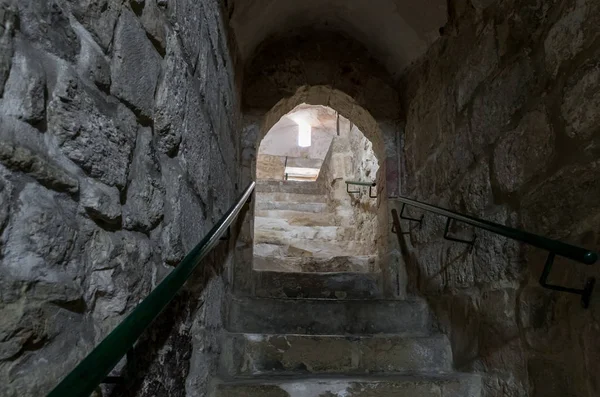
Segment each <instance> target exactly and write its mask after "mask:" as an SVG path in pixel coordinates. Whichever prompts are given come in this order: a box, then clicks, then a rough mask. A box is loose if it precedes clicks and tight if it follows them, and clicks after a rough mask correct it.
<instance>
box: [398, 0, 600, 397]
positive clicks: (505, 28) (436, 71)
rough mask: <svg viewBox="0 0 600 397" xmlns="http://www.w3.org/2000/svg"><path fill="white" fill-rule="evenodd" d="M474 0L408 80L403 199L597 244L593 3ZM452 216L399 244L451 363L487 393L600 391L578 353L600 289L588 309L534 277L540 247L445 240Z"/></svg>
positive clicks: (562, 273)
mask: <svg viewBox="0 0 600 397" xmlns="http://www.w3.org/2000/svg"><path fill="white" fill-rule="evenodd" d="M471 3H472V4H473V5H474V6H475V8H476V10H473V9H471V8H470V7H463V8H460V7H459V6H458V5H457V6H456V13H455V14H454V17H453V18H452V17H451V20H450V21H449V25H448V27H449V28H450V29H451V32H452V34H449V35H445V36H444V37H443V38H442V39H441V40H440V41H439V42H438V43H436V44H434V45H433V47H432V48H431V49H430V51H429V53H428V54H427V55H426V56H425V57H424V58H423V59H422V60H421V61H420V62H418V63H417V64H416V65H415V66H414V67H413V68H412V70H410V71H408V72H407V73H406V74H405V77H404V79H403V87H404V91H403V92H405V93H406V95H405V97H404V98H403V100H404V102H405V104H406V106H407V108H408V109H410V110H411V111H409V112H408V114H407V119H406V131H407V134H406V135H405V142H404V148H403V150H402V156H403V157H405V159H406V160H405V162H406V167H407V170H406V172H404V173H403V176H402V177H403V181H402V185H403V186H404V191H403V194H404V195H408V196H411V197H414V198H416V199H419V200H422V201H425V202H429V203H432V204H434V205H440V206H442V207H447V208H450V209H452V210H455V211H459V212H464V213H467V214H469V215H472V216H477V217H481V218H484V219H488V220H490V221H493V222H497V223H500V224H504V225H508V226H511V227H517V228H522V229H525V230H527V231H530V232H533V233H539V234H541V235H544V236H547V237H550V238H557V239H560V240H563V241H565V242H568V243H571V244H574V245H577V246H582V247H586V248H588V249H591V250H596V251H598V250H599V249H600V245H599V241H600V240H599V239H598V233H597V230H599V228H600V216H599V214H600V208H599V207H598V200H595V199H594V198H593V197H596V196H597V195H598V194H599V193H598V192H599V189H600V173H599V168H598V161H597V159H598V155H599V152H598V147H599V146H598V142H600V141H599V139H600V128H599V127H598V125H599V124H598V120H599V119H598V118H599V117H600V102H599V98H600V86H599V85H598V81H599V78H600V72H599V70H600V69H599V64H598V59H599V58H598V54H599V53H598V46H597V38H598V37H599V36H600V25H599V24H598V18H599V17H600V12H598V10H599V4H600V3H598V2H596V1H587V0H569V1H548V2H537V3H536V2H531V1H527V0H523V1H521V0H511V1H480V0H478V1H472V2H471ZM465 60H467V61H466V62H465ZM467 64H469V65H470V66H471V67H470V68H469V67H468V66H467ZM439 93H443V94H442V95H443V96H442V101H440V100H439ZM431 114H435V119H434V122H431V120H430V119H429V118H428V116H427V115H431ZM408 132H410V133H408ZM424 143H427V144H426V145H425V144H424ZM457 144H458V145H459V147H457ZM449 151H450V152H449ZM450 153H454V159H453V158H452V157H451V156H450ZM465 154H466V155H465ZM455 160H456V161H458V162H457V164H456V166H452V163H453V162H456V161H455ZM409 214H411V215H416V216H420V215H421V214H422V212H420V211H414V212H413V211H411V212H409ZM444 221H445V219H444V218H443V217H438V216H435V215H433V214H427V213H426V214H425V219H424V220H423V223H422V225H421V227H413V228H410V226H411V225H408V224H407V229H406V230H404V231H405V232H409V234H406V235H404V239H405V242H406V244H407V247H408V251H407V253H406V255H408V256H409V257H410V261H411V263H410V266H411V268H409V269H408V271H409V274H412V276H411V277H409V280H410V283H409V288H411V286H410V284H412V288H415V289H416V290H419V291H420V292H421V293H423V294H424V295H425V296H426V297H427V299H428V301H429V302H430V303H431V305H432V311H433V313H434V314H435V315H436V317H437V318H438V319H439V321H440V326H441V327H442V329H443V330H445V332H447V333H448V334H449V336H450V340H451V342H452V348H453V352H454V359H455V364H456V367H457V368H458V369H460V370H463V371H474V372H480V373H481V374H482V375H483V385H484V393H483V395H484V396H486V397H496V396H498V397H500V396H502V397H507V396H508V397H517V396H518V397H521V396H529V397H542V396H544V397H554V396H556V397H558V396H563V395H566V394H572V395H594V394H598V393H599V392H600V389H599V388H598V383H597V382H596V381H595V379H596V378H597V377H596V375H595V374H596V373H597V372H598V371H600V367H599V366H598V360H593V359H591V360H590V359H588V360H587V361H585V362H584V361H582V360H583V358H584V357H591V356H589V354H588V353H587V351H588V349H590V348H591V349H593V347H592V346H594V345H595V341H597V340H598V339H599V338H600V323H599V322H598V319H599V317H598V316H597V314H598V309H597V308H595V305H598V302H599V301H598V300H597V298H598V293H597V292H595V293H594V295H593V298H592V304H591V307H590V309H588V310H584V309H582V308H581V307H580V297H579V296H578V295H574V294H566V293H559V292H552V291H549V290H547V289H543V288H541V287H540V286H539V281H538V280H539V277H540V275H541V272H542V269H543V264H544V262H545V260H546V255H547V253H546V252H544V251H542V250H538V249H535V248H533V247H530V246H527V245H524V244H519V243H518V242H515V241H513V240H509V239H505V238H503V237H499V236H497V235H494V234H493V233H487V232H484V231H481V230H477V229H476V230H472V228H470V227H464V226H461V225H457V226H456V229H457V230H456V233H461V234H463V235H465V237H466V236H472V235H473V233H474V234H475V235H476V238H477V240H476V242H475V245H474V247H473V248H472V249H471V248H469V247H468V246H466V245H463V244H459V243H454V242H448V241H445V240H443V239H442V234H443V230H444V229H443V228H444ZM412 226H414V225H412ZM403 227H404V225H403ZM592 276H593V277H596V278H598V276H600V273H599V270H598V266H592V267H586V266H585V265H582V264H579V263H577V262H574V261H568V260H564V259H562V258H557V260H556V264H555V266H554V268H553V269H552V274H551V276H550V279H551V280H552V282H553V283H555V284H558V285H564V286H570V287H574V288H581V287H582V286H583V282H584V280H586V277H592ZM584 324H585V325H587V327H584ZM584 328H585V329H586V332H585V333H583V331H582V330H583V329H584Z"/></svg>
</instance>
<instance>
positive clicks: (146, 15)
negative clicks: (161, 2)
mask: <svg viewBox="0 0 600 397" xmlns="http://www.w3.org/2000/svg"><path fill="white" fill-rule="evenodd" d="M140 22H141V23H142V26H143V27H144V29H145V30H146V32H147V33H148V37H150V38H151V39H152V42H153V43H154V45H155V46H156V48H157V50H158V51H159V52H160V53H161V54H164V52H165V47H166V45H167V20H166V17H165V15H164V13H163V11H162V10H161V9H160V8H159V7H158V4H157V3H156V0H147V1H144V4H143V11H142V15H141V17H140Z"/></svg>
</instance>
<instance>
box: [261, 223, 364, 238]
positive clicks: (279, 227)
mask: <svg viewBox="0 0 600 397" xmlns="http://www.w3.org/2000/svg"><path fill="white" fill-rule="evenodd" d="M256 221H258V222H257V223H255V226H254V241H255V242H257V243H261V242H273V241H277V242H279V241H281V242H293V241H295V240H320V241H335V242H336V243H337V242H342V241H349V240H353V239H354V237H355V235H356V229H353V228H345V227H339V226H285V225H284V223H282V222H277V220H274V221H275V222H263V221H261V220H260V219H259V220H255V222H256Z"/></svg>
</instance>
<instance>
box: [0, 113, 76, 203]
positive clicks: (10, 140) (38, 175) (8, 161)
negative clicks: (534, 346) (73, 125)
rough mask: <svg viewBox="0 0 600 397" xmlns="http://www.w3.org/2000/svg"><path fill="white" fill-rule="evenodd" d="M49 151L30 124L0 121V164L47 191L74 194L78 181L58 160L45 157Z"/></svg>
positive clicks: (8, 119)
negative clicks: (24, 175) (34, 181)
mask: <svg viewBox="0 0 600 397" xmlns="http://www.w3.org/2000/svg"><path fill="white" fill-rule="evenodd" d="M52 150H53V149H51V148H50V147H48V145H47V144H46V142H45V141H44V138H43V136H42V135H41V134H40V133H39V131H37V130H36V129H34V128H33V127H31V126H30V125H29V124H26V123H24V122H22V121H19V120H16V119H13V118H11V117H4V116H1V117H0V163H2V164H4V165H5V166H6V167H7V168H9V169H11V170H13V171H17V172H23V173H25V174H27V175H29V176H31V177H32V178H34V179H35V180H37V181H38V182H39V183H41V184H42V185H44V186H46V187H47V188H49V189H53V190H56V191H59V192H68V193H71V194H75V193H77V192H78V190H79V182H78V180H77V178H76V177H75V175H74V173H73V172H72V171H67V170H65V168H64V165H65V164H64V163H62V161H61V160H62V159H61V158H60V156H58V155H57V156H49V155H48V153H49V152H51V151H52Z"/></svg>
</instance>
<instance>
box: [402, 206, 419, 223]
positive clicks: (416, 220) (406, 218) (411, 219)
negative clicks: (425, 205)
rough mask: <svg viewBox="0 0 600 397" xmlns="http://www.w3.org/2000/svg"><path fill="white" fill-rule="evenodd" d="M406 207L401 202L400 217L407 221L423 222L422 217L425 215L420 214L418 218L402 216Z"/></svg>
mask: <svg viewBox="0 0 600 397" xmlns="http://www.w3.org/2000/svg"><path fill="white" fill-rule="evenodd" d="M405 208H406V204H402V210H400V219H405V220H407V221H411V222H418V223H419V225H420V224H421V222H423V217H424V216H425V215H421V217H420V218H419V219H417V218H411V217H408V216H404V209H405Z"/></svg>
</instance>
